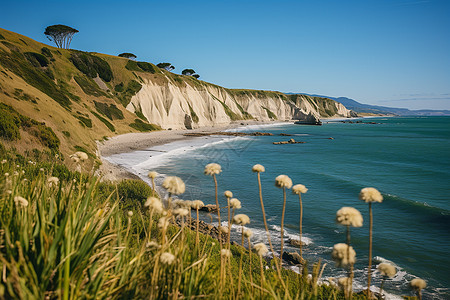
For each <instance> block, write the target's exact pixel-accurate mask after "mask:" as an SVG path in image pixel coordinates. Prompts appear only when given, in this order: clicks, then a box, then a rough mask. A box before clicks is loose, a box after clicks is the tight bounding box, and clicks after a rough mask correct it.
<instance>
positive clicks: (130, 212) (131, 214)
mask: <svg viewBox="0 0 450 300" xmlns="http://www.w3.org/2000/svg"><path fill="white" fill-rule="evenodd" d="M127 214H128V216H129V217H130V218H131V217H132V216H133V212H132V211H131V210H129V211H128V213H127Z"/></svg>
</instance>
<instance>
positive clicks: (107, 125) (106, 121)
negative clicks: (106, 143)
mask: <svg viewBox="0 0 450 300" xmlns="http://www.w3.org/2000/svg"><path fill="white" fill-rule="evenodd" d="M91 113H92V114H93V115H94V116H96V117H97V119H99V120H100V121H102V122H103V124H105V125H106V127H108V128H109V130H111V131H112V132H115V131H116V128H114V125H113V124H111V123H110V122H109V121H108V120H106V119H105V118H103V117H102V116H100V115H99V114H98V113H96V112H94V111H91Z"/></svg>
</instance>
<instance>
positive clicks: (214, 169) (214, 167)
mask: <svg viewBox="0 0 450 300" xmlns="http://www.w3.org/2000/svg"><path fill="white" fill-rule="evenodd" d="M204 172H205V175H210V176H213V175H216V174H219V173H220V172H222V167H221V166H220V165H219V164H215V163H211V164H207V165H206V166H205V171H204Z"/></svg>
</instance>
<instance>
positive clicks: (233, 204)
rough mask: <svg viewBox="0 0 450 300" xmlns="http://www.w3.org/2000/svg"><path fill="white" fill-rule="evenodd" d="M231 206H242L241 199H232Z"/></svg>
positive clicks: (237, 207)
mask: <svg viewBox="0 0 450 300" xmlns="http://www.w3.org/2000/svg"><path fill="white" fill-rule="evenodd" d="M230 206H231V208H235V209H240V208H242V205H241V201H239V200H238V199H236V198H233V199H231V200H230Z"/></svg>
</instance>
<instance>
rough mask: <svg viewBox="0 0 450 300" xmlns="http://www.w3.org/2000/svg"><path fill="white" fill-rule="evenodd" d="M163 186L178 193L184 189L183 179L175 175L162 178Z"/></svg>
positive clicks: (173, 192)
mask: <svg viewBox="0 0 450 300" xmlns="http://www.w3.org/2000/svg"><path fill="white" fill-rule="evenodd" d="M162 186H163V188H165V189H166V190H167V191H168V192H169V193H171V194H175V195H179V194H183V193H184V191H185V190H186V186H185V185H184V182H183V180H181V178H180V177H177V176H168V177H166V179H164V181H163V184H162Z"/></svg>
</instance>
